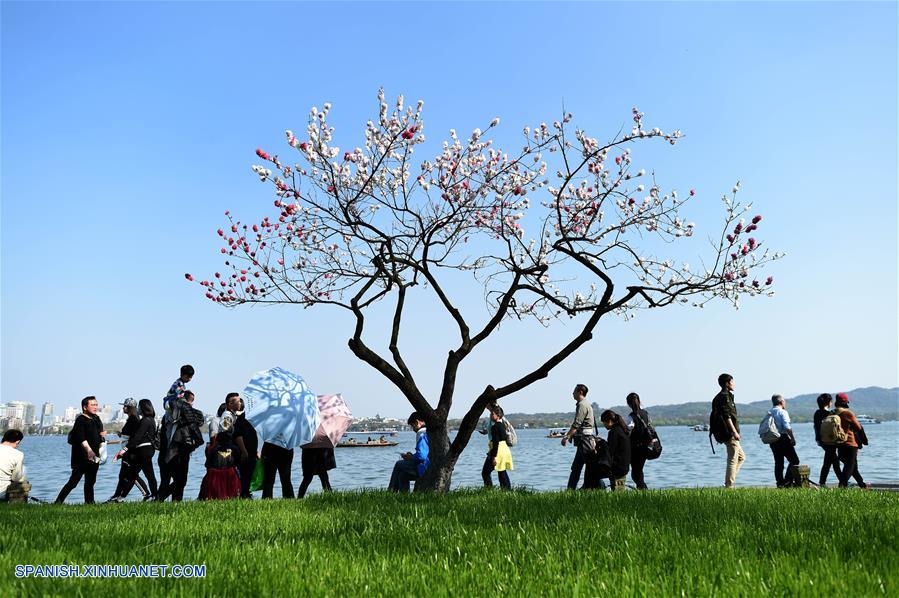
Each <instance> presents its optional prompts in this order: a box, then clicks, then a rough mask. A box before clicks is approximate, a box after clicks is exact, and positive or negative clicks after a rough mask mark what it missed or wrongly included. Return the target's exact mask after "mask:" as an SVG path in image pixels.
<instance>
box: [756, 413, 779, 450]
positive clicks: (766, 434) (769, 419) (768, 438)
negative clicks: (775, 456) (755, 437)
mask: <svg viewBox="0 0 899 598" xmlns="http://www.w3.org/2000/svg"><path fill="white" fill-rule="evenodd" d="M759 438H761V439H762V442H764V443H765V444H773V443H775V442H777V440H778V439H779V438H780V432H778V431H777V424H776V423H775V422H774V414H773V413H771V412H770V411H769V412H768V413H767V414H766V415H765V417H763V418H762V423H760V424H759Z"/></svg>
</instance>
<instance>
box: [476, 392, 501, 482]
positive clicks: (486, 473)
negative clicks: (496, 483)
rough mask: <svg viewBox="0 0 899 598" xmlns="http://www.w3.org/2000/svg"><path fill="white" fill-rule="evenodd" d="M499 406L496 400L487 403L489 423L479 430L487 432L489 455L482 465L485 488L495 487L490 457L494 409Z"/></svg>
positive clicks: (482, 432) (483, 432)
mask: <svg viewBox="0 0 899 598" xmlns="http://www.w3.org/2000/svg"><path fill="white" fill-rule="evenodd" d="M496 407H497V404H496V403H495V402H491V403H488V404H487V423H486V424H484V427H483V428H481V429H480V430H478V432H480V433H481V434H485V435H486V436H487V456H486V457H484V465H483V466H482V467H481V479H482V480H483V481H484V487H485V488H492V487H493V472H494V471H495V470H494V466H493V459H492V458H491V457H490V438H491V437H490V429H491V428H492V427H493V417H492V415H493V410H494V409H495V408H496Z"/></svg>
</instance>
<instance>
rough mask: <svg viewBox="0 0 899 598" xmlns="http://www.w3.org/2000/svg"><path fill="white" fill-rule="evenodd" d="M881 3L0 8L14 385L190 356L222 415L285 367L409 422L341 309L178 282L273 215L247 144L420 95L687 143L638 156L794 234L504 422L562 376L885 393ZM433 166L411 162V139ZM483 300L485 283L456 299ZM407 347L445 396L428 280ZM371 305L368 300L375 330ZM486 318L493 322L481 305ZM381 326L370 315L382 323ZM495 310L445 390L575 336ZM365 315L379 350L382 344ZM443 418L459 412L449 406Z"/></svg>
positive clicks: (64, 388)
mask: <svg viewBox="0 0 899 598" xmlns="http://www.w3.org/2000/svg"><path fill="white" fill-rule="evenodd" d="M896 11H897V8H896V4H895V3H871V4H866V3H829V2H828V3H810V2H809V3H760V4H755V3H684V4H680V3H663V4H653V3H630V4H612V3H572V4H563V3H552V4H549V3H545V4H544V3H528V4H511V3H492V4H478V3H465V4H456V5H449V4H414V3H392V4H380V3H368V4H350V3H336V4H292V3H272V4H268V3H253V4H242V3H190V4H189V3H158V4H151V3H98V4H80V3H74V2H72V3H58V4H56V3H36V2H32V3H18V2H3V3H2V288H0V299H2V313H0V316H2V321H0V325H2V345H0V348H2V389H0V392H2V397H0V400H2V401H4V402H5V401H9V400H30V401H33V402H35V403H40V402H42V401H44V400H51V401H53V402H54V403H55V404H56V405H57V412H61V407H64V406H68V405H75V404H76V403H77V402H78V401H79V400H80V398H81V397H82V396H84V395H87V394H94V395H97V396H98V398H99V399H100V401H101V403H103V402H112V401H119V400H121V399H122V398H123V397H126V396H136V397H141V398H151V399H158V398H161V397H162V395H163V394H164V393H165V391H166V389H167V388H168V385H169V384H170V383H171V381H172V379H174V377H176V375H177V372H178V367H179V366H180V365H181V364H182V363H192V364H193V365H194V366H195V367H196V368H197V376H196V378H195V381H194V382H193V384H192V387H193V389H194V390H195V392H196V393H197V395H198V398H199V403H200V406H201V407H203V408H204V409H207V410H211V409H213V408H214V406H215V405H217V404H218V402H219V401H220V400H221V399H222V398H223V397H224V394H225V393H226V392H227V391H229V390H232V389H238V390H239V389H242V388H243V386H244V384H245V383H246V382H247V381H248V380H249V379H250V377H251V376H252V374H253V372H255V371H258V370H261V369H265V368H268V367H273V366H276V365H278V366H281V367H284V368H287V369H290V370H293V371H296V372H299V373H301V374H302V375H304V376H305V377H306V379H307V381H308V383H309V385H310V387H311V388H312V389H313V390H314V391H316V392H319V393H325V392H343V393H344V394H345V396H346V397H347V398H348V399H349V401H350V404H351V407H352V408H353V409H354V412H355V413H356V414H357V415H374V414H375V413H381V414H382V415H394V416H402V415H404V414H406V413H407V412H408V411H409V409H410V408H409V407H408V405H407V403H406V402H405V400H404V399H403V398H402V397H401V396H400V395H399V393H398V392H397V391H395V390H394V389H393V388H392V387H391V386H390V385H389V383H388V382H387V381H386V380H384V379H382V378H381V377H380V376H379V375H378V374H377V373H376V372H374V371H373V370H370V369H369V368H368V366H366V365H365V364H363V363H361V362H359V361H357V360H356V358H355V357H354V356H353V355H352V354H351V353H350V352H349V350H348V349H347V347H346V340H347V339H348V338H349V336H350V335H351V332H352V323H351V321H350V319H349V318H348V317H347V315H346V314H344V313H340V312H337V311H330V310H328V309H327V308H316V309H314V310H303V309H299V308H291V307H288V306H284V307H265V308H259V307H256V308H253V307H243V308H239V309H237V310H227V309H222V308H219V307H217V306H215V305H212V304H210V303H209V302H208V301H207V300H206V299H204V297H203V294H202V292H200V289H199V287H197V286H193V285H190V284H188V283H187V282H186V281H185V280H184V278H183V274H184V273H185V272H192V273H194V274H196V275H198V276H208V275H209V274H211V273H212V272H214V271H216V270H218V269H220V268H221V259H220V257H221V256H220V254H219V253H218V247H219V245H218V243H217V236H216V234H215V230H216V229H217V228H219V227H220V226H222V225H223V224H224V223H225V220H224V218H223V216H222V214H223V212H224V211H225V210H226V209H230V210H232V211H233V212H235V213H236V214H239V215H240V216H241V217H243V218H245V219H250V218H252V219H258V218H261V217H262V216H263V215H266V214H271V212H270V209H271V199H272V196H271V189H270V188H269V187H268V186H266V185H262V184H260V183H259V181H258V178H257V177H256V176H255V175H254V174H253V173H252V172H251V171H250V165H251V164H253V163H255V162H257V161H258V160H257V158H256V156H255V154H254V151H255V148H256V147H264V148H266V149H267V150H268V151H271V152H274V153H282V154H286V153H287V150H288V148H287V146H286V144H285V142H284V130H285V129H293V130H295V131H301V130H303V129H304V126H305V120H306V114H307V111H308V109H309V107H310V106H312V105H317V106H321V105H322V104H323V103H324V102H326V101H329V102H331V103H332V105H333V108H332V112H331V118H330V120H331V122H332V124H333V125H334V126H335V127H336V133H335V138H336V140H337V142H338V145H341V146H355V145H360V142H361V136H362V131H363V127H364V123H365V121H366V120H367V119H369V118H372V117H374V116H375V115H376V111H377V103H376V99H375V96H376V93H377V89H378V87H379V86H384V87H385V89H386V92H387V95H388V96H389V97H393V96H395V95H396V94H400V93H402V94H404V95H405V96H406V98H407V100H413V101H414V100H415V99H418V98H421V99H423V100H424V101H425V113H424V116H425V122H426V132H427V134H428V136H429V139H430V140H431V141H433V142H434V143H435V145H434V146H432V147H436V142H438V141H439V140H441V139H443V138H445V136H446V133H447V131H448V130H449V129H450V128H456V129H457V130H458V131H460V133H461V132H468V131H470V130H472V129H473V128H475V127H481V128H484V126H485V125H486V123H488V122H489V120H490V119H491V118H493V117H494V116H500V117H502V124H501V126H500V128H499V129H498V131H497V132H496V135H494V138H495V139H496V140H497V142H498V143H499V144H500V145H506V146H511V145H512V144H513V142H515V143H516V144H517V141H516V139H517V135H518V133H519V131H520V129H521V127H522V126H525V125H531V126H533V125H534V124H536V123H539V122H541V121H550V120H552V119H555V118H558V116H559V115H560V113H561V109H562V104H563V102H564V105H565V108H566V110H569V111H571V112H573V113H574V115H575V121H576V123H577V124H578V125H579V126H581V127H582V128H584V129H586V130H587V131H588V132H589V133H590V134H592V135H594V136H597V137H601V138H605V137H610V136H612V135H614V134H615V133H616V132H617V131H618V130H619V128H621V127H622V126H625V127H629V126H630V124H629V118H630V109H631V107H632V106H638V107H639V108H640V110H642V111H643V112H644V113H645V114H646V117H645V123H646V124H647V125H648V126H650V127H652V126H659V127H661V128H662V129H665V130H670V129H675V128H679V129H681V130H682V131H683V132H684V133H685V135H686V137H685V138H684V139H683V140H682V142H681V143H679V144H678V145H677V146H676V147H675V148H668V147H667V146H665V147H662V146H661V145H657V146H645V147H644V146H638V147H635V148H634V150H633V151H634V153H635V158H636V161H637V162H639V163H640V165H641V166H645V167H646V169H647V170H652V169H655V170H656V172H657V175H658V177H659V180H660V181H661V182H662V184H663V186H666V187H675V188H679V189H686V188H691V187H694V188H696V189H697V191H699V193H700V196H701V197H702V198H707V201H704V202H701V203H697V204H696V206H695V207H694V208H692V210H691V217H692V218H693V219H695V220H696V221H697V222H698V223H699V224H701V225H703V224H704V225H706V228H705V229H703V230H701V231H700V233H703V232H707V231H710V230H713V229H714V228H713V227H712V225H713V224H714V223H715V222H717V221H718V219H719V218H720V216H721V210H720V202H719V201H718V200H717V198H718V197H720V196H721V194H723V193H725V192H727V191H728V190H729V189H730V188H731V187H732V186H733V184H734V182H735V181H736V180H741V181H742V189H743V191H742V193H741V195H742V199H743V200H744V201H752V202H753V203H754V206H755V209H754V211H755V212H758V213H762V214H763V215H764V216H765V220H764V224H765V226H764V228H763V229H762V230H761V231H760V232H761V233H762V234H761V236H762V237H763V238H764V239H765V241H766V242H767V243H768V245H769V246H770V247H772V248H775V249H778V250H782V251H786V252H787V254H788V255H787V258H786V259H785V260H783V261H781V262H778V263H776V264H775V265H774V266H773V267H772V268H771V269H770V273H771V274H773V275H774V276H775V279H776V290H777V296H776V297H775V298H773V299H768V298H758V299H754V300H749V301H745V302H744V303H743V307H742V308H741V309H740V310H739V311H735V310H733V309H732V308H731V307H729V306H727V305H724V304H718V305H714V306H710V307H707V308H705V309H703V310H692V309H687V308H670V309H665V310H657V311H650V312H644V313H641V314H639V316H638V317H637V318H636V319H635V320H634V321H631V322H623V321H620V320H615V319H612V318H609V319H608V320H604V321H603V322H602V323H601V324H600V327H599V328H598V330H597V334H596V335H595V338H594V340H593V341H592V342H591V343H589V344H588V345H587V346H586V347H584V348H583V349H582V350H581V351H580V352H579V353H577V354H576V355H575V356H574V357H572V358H571V359H569V360H568V361H567V362H566V363H564V364H563V365H562V366H560V367H559V368H557V369H556V370H554V371H553V373H552V375H551V376H550V378H549V379H547V380H544V381H542V382H540V383H537V384H535V385H533V386H531V387H530V388H528V389H527V390H525V391H523V392H521V393H520V394H519V395H517V396H515V397H511V398H509V399H506V410H507V411H513V412H514V411H529V412H534V411H559V410H567V409H569V408H570V389H571V387H572V386H573V384H574V383H576V382H581V381H582V382H585V383H586V384H588V386H590V388H591V393H590V398H591V399H594V400H596V401H598V402H599V403H600V404H602V405H611V404H621V403H622V402H623V398H624V396H625V395H626V394H627V392H629V391H632V390H635V391H637V392H639V393H640V394H641V396H642V397H643V399H644V402H645V404H647V405H650V406H651V405H653V404H663V403H673V402H681V401H690V400H708V399H711V397H712V395H713V394H714V392H715V378H716V377H717V375H718V374H719V373H720V372H721V371H729V372H731V373H733V374H734V376H735V377H736V379H737V400H738V401H740V402H748V401H751V400H759V399H764V398H767V397H768V396H770V395H771V394H772V393H774V392H779V393H781V394H784V395H785V396H792V395H794V394H799V393H806V392H825V391H829V392H835V391H839V390H844V389H849V388H855V387H858V386H868V385H879V386H895V385H896V384H897V357H899V356H897V172H896V168H897V166H896V165H897V147H896V144H897V123H896V113H897V111H896V106H897V58H896V56H897V34H896V18H897V14H896ZM417 155H419V157H420V158H423V157H424V156H422V155H420V154H417ZM453 290H454V292H455V293H456V294H457V296H458V297H459V301H460V303H461V304H463V305H464V306H465V307H466V309H469V310H471V312H472V316H474V315H477V313H478V311H477V310H478V309H479V308H482V305H483V302H482V300H481V296H480V294H478V292H477V289H472V288H471V287H470V286H465V285H460V286H458V287H457V288H454V289H453ZM412 307H413V310H412V312H411V313H410V314H409V316H408V321H409V324H410V331H409V332H408V333H407V334H406V336H405V337H404V338H405V339H406V340H405V342H406V348H405V351H406V352H407V354H409V355H411V356H412V357H410V361H411V365H412V367H413V368H414V370H415V371H416V373H417V378H418V379H419V380H420V381H421V382H422V386H423V387H424V390H425V393H426V395H428V396H431V397H433V396H435V395H436V393H437V390H438V388H439V380H440V374H441V372H442V364H443V359H444V357H445V355H446V351H447V350H448V349H449V348H450V347H451V346H452V345H453V343H454V340H455V339H453V338H452V335H451V332H452V329H451V327H450V322H448V321H445V320H446V318H444V317H443V315H442V314H440V313H439V312H438V311H436V309H435V306H434V305H433V304H432V303H431V302H429V300H428V299H427V298H425V297H421V298H416V299H415V300H414V301H413V303H412ZM384 313H385V312H384V311H383V309H381V311H376V312H375V313H374V314H373V315H372V318H375V319H377V318H378V317H379V316H378V314H381V317H382V319H383V314H384ZM481 315H483V314H481ZM381 329H383V327H381ZM576 330H577V328H576V326H575V325H574V324H573V323H561V324H560V325H558V326H554V327H552V328H550V329H546V330H544V329H542V328H540V327H539V326H536V325H535V324H532V323H531V324H525V323H518V322H510V323H509V324H508V325H506V326H504V327H503V329H502V330H501V331H500V333H499V334H497V335H496V337H495V338H492V339H491V340H490V341H489V342H488V343H485V345H484V346H482V347H481V348H480V349H479V352H478V353H476V354H474V355H473V356H472V357H470V358H469V360H468V362H466V364H465V365H464V366H463V368H462V370H461V371H460V380H459V384H458V390H457V399H456V402H457V405H459V404H461V405H464V404H465V403H467V402H468V401H470V399H471V397H473V396H474V395H475V394H476V393H477V392H479V391H480V390H481V389H482V388H483V387H484V386H485V385H486V384H488V383H491V384H494V385H499V384H503V383H506V382H508V381H509V380H511V379H512V378H513V376H514V377H517V376H518V375H520V374H521V373H523V372H524V371H527V370H528V369H529V368H530V367H532V366H533V365H534V364H536V363H538V361H539V360H541V359H542V358H544V357H545V355H546V354H547V352H548V351H549V350H550V349H551V348H554V347H559V346H561V345H562V344H563V343H565V342H567V339H569V338H570V337H571V336H573V335H574V334H576ZM378 331H379V330H378V326H375V328H374V329H373V330H372V336H371V337H370V338H371V343H372V345H374V346H376V347H378V348H385V347H386V344H387V343H386V337H385V338H384V339H383V340H382V341H381V342H377V340H376V339H377V336H376V335H377V333H378ZM459 411H460V410H459V409H458V408H456V409H454V413H459Z"/></svg>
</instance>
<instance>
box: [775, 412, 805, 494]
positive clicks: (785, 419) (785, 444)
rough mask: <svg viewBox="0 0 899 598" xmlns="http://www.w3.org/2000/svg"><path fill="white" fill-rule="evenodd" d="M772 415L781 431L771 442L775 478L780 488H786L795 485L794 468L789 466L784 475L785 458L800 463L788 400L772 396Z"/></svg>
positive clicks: (790, 461)
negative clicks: (778, 436) (788, 410)
mask: <svg viewBox="0 0 899 598" xmlns="http://www.w3.org/2000/svg"><path fill="white" fill-rule="evenodd" d="M771 404H772V405H774V406H773V407H772V408H771V411H770V413H771V417H772V419H774V425H775V426H777V431H778V432H780V438H778V439H777V440H775V441H774V442H772V443H771V444H770V446H771V452H772V453H773V454H774V479H775V480H776V481H777V487H778V488H786V487H789V486H792V485H793V482H794V480H793V468H792V467H788V468H787V475H786V476H784V459H786V460H787V461H788V462H789V464H790V465H791V466H792V465H799V457H798V456H797V455H796V439H795V438H794V437H793V426H792V425H791V424H790V414H789V413H787V401H786V400H785V399H784V398H783V397H782V396H780V395H774V396H773V397H771Z"/></svg>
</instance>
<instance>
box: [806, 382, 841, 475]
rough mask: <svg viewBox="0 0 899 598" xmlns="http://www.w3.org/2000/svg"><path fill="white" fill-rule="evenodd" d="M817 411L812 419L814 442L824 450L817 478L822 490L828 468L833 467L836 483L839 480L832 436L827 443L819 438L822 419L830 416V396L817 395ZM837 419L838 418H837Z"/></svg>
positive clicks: (837, 460) (835, 447)
mask: <svg viewBox="0 0 899 598" xmlns="http://www.w3.org/2000/svg"><path fill="white" fill-rule="evenodd" d="M817 400H818V410H817V411H815V415H814V418H813V422H814V426H815V442H817V443H818V446H820V447H821V448H822V449H823V450H824V463H822V464H821V473H820V475H819V476H818V486H820V487H821V488H824V485H825V484H826V483H827V475H828V474H829V473H830V468H831V467H833V473H834V474H835V475H836V476H837V481H839V479H840V460H839V458H838V457H837V445H836V442H835V441H836V439H835V438H834V437H833V434H830V435H829V436H828V438H827V442H825V440H824V439H823V438H822V437H821V424H822V422H823V421H824V419H825V418H826V417H828V416H830V415H832V413H831V411H830V405H831V404H832V403H833V397H832V396H830V394H829V393H824V394H821V395H818V399H817ZM837 419H839V416H837ZM841 427H842V426H841Z"/></svg>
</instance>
